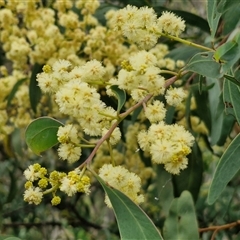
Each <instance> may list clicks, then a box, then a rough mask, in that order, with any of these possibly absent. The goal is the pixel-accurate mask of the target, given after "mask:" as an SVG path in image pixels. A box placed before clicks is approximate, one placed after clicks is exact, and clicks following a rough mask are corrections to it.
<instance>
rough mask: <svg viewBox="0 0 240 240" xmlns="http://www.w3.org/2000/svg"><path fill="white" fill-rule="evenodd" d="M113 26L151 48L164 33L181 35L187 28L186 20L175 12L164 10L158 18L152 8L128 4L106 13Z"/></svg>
mask: <svg viewBox="0 0 240 240" xmlns="http://www.w3.org/2000/svg"><path fill="white" fill-rule="evenodd" d="M106 17H107V20H108V24H109V26H110V27H111V28H113V29H115V30H119V31H121V32H122V33H123V35H124V36H125V37H126V38H127V39H128V40H129V41H130V42H134V43H136V44H137V45H138V46H139V47H140V48H142V49H150V48H152V47H153V46H154V45H155V44H156V43H157V40H158V38H159V37H160V36H161V34H162V33H165V34H169V35H173V36H177V37H178V36H179V35H180V34H181V33H182V32H183V31H184V29H185V22H184V20H182V19H181V18H180V17H177V16H176V15H175V14H174V13H171V12H163V14H162V15H161V16H160V17H159V18H157V14H156V13H155V12H154V10H153V9H152V8H148V7H141V8H137V7H135V6H130V5H128V6H127V7H126V8H123V9H121V10H119V11H116V12H115V11H109V12H108V13H107V15H106Z"/></svg>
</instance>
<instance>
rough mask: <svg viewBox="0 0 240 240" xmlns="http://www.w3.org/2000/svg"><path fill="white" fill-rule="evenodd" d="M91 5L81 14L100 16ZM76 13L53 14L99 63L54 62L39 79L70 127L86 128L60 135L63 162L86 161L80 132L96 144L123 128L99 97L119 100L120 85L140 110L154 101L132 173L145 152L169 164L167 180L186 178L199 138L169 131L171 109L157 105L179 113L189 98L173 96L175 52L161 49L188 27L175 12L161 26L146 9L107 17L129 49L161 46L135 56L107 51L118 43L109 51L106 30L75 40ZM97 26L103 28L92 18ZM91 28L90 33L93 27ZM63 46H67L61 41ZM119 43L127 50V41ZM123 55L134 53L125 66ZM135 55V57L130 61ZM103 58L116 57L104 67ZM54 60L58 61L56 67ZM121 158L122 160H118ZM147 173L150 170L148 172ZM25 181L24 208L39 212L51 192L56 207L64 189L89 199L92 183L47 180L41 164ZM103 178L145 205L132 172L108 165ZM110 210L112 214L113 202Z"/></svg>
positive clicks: (76, 177) (77, 177)
mask: <svg viewBox="0 0 240 240" xmlns="http://www.w3.org/2000/svg"><path fill="white" fill-rule="evenodd" d="M87 2H88V1H76V5H77V6H78V8H81V7H83V9H82V14H83V15H84V17H86V16H90V15H89V14H92V13H93V12H94V11H95V8H93V9H91V8H90V6H88V4H87ZM94 2H97V1H94ZM71 7H72V1H64V2H61V1H56V3H55V4H54V8H55V9H57V11H58V15H59V23H60V25H61V26H63V27H64V28H66V32H65V34H66V36H68V39H74V37H73V36H74V35H76V34H77V35H78V36H80V37H79V39H78V40H79V41H78V40H76V42H74V43H76V45H74V44H73V46H77V45H78V47H79V44H80V45H81V44H82V38H83V37H84V38H85V40H86V44H84V46H85V47H84V49H83V52H84V53H85V54H89V55H91V56H92V57H94V58H96V59H97V60H90V61H85V60H83V61H82V62H79V61H76V58H74V57H73V60H74V61H73V63H75V64H76V63H78V64H76V65H79V66H75V67H74V66H73V65H72V63H71V62H70V61H69V60H58V61H55V62H54V63H53V64H50V63H52V61H51V60H50V61H49V60H48V63H49V64H47V65H45V66H44V67H43V72H42V73H40V74H38V75H37V81H38V84H39V87H40V88H41V90H42V91H43V92H45V93H50V94H51V95H52V97H53V99H54V100H55V102H56V103H57V105H58V107H59V111H60V112H61V113H62V114H64V115H68V116H70V118H71V120H70V121H72V120H73V121H74V122H77V123H78V124H77V125H79V126H77V127H76V126H75V125H73V124H66V125H65V126H61V127H60V128H59V130H58V133H57V136H58V141H59V143H60V145H59V148H58V155H59V157H60V158H61V159H63V160H68V162H69V163H73V162H75V161H77V160H79V158H80V156H81V153H82V145H81V136H80V134H79V132H81V131H83V132H84V133H85V134H87V135H89V136H92V137H101V136H104V135H105V134H106V133H107V132H108V130H109V129H110V128H111V126H112V125H113V124H114V123H116V121H117V120H119V114H118V112H117V111H116V110H114V109H113V108H112V107H109V106H107V105H106V104H105V103H104V102H103V101H102V100H101V95H100V93H99V91H98V90H99V88H98V86H99V85H100V86H105V87H106V88H107V94H108V95H109V96H111V95H113V93H112V91H111V88H110V87H109V86H111V85H117V86H118V87H119V88H120V89H123V90H125V91H127V92H128V93H129V94H130V95H131V97H132V99H133V102H139V101H141V100H142V99H144V97H146V96H147V95H152V97H153V98H152V99H151V100H150V101H149V102H148V103H144V104H143V107H144V116H145V118H147V119H148V120H149V122H150V123H151V124H152V125H151V126H150V127H149V129H148V130H142V131H141V132H140V133H139V134H137V132H138V131H136V129H138V127H139V126H138V127H136V128H134V131H132V133H131V134H129V136H128V143H127V144H130V145H131V143H132V142H134V144H132V146H131V147H129V149H128V150H129V152H128V159H129V161H131V164H132V163H133V164H132V165H131V164H130V165H131V168H134V166H133V165H134V164H135V165H136V161H134V157H130V155H131V156H133V154H132V153H133V151H136V149H137V148H138V144H139V145H140V147H141V148H142V150H144V151H145V152H147V153H150V155H151V156H152V161H153V162H154V163H157V164H164V167H165V169H166V170H167V171H168V172H170V173H172V174H179V173H180V171H181V170H183V169H185V168H186V167H187V163H188V160H187V155H188V154H189V153H190V152H191V149H190V148H191V147H192V145H193V141H194V138H193V136H192V135H191V134H190V133H189V132H188V131H186V130H185V129H184V128H183V127H181V126H179V125H176V124H175V125H166V124H165V123H164V121H163V120H164V118H165V115H166V108H165V105H164V103H163V102H162V101H160V100H157V98H156V99H154V98H155V97H158V96H159V95H164V94H165V96H164V97H165V100H166V103H167V104H168V105H172V106H174V107H178V106H179V105H180V104H181V102H182V101H183V99H184V98H185V97H186V94H185V92H184V90H183V89H182V88H173V87H171V88H169V89H167V90H166V88H165V84H166V82H165V79H164V77H163V76H161V75H160V74H161V67H164V68H167V69H170V70H173V69H174V68H175V62H174V61H173V60H171V59H165V60H164V59H163V57H164V55H165V54H166V53H167V52H168V49H167V48H166V47H164V46H163V45H161V44H158V45H156V43H157V40H158V38H159V37H160V36H161V34H170V35H173V36H178V35H179V34H180V33H181V32H182V31H183V30H184V28H185V24H184V21H183V20H182V19H181V18H179V17H176V16H175V15H174V14H173V13H169V12H164V13H163V14H162V16H161V17H159V18H157V16H156V14H155V12H154V10H153V9H151V8H147V7H144V8H140V9H138V8H136V7H133V6H127V7H126V8H124V9H122V10H119V11H117V12H116V11H110V12H108V13H107V15H106V17H107V21H108V26H109V28H110V29H112V30H113V31H112V32H114V31H117V32H116V33H115V36H120V35H119V32H120V33H123V35H124V36H125V37H126V38H127V39H128V40H130V42H134V43H136V44H137V45H138V46H139V47H140V48H142V49H150V48H153V47H154V46H155V45H156V46H155V48H153V49H151V50H149V51H145V50H142V51H137V48H136V45H132V46H133V47H132V49H131V47H130V48H129V49H130V50H129V51H127V50H126V46H123V44H122V48H118V47H115V48H114V47H112V46H114V44H112V43H111V44H109V45H110V46H108V45H106V44H105V43H104V41H102V39H105V38H106V36H111V37H110V38H108V39H107V38H106V39H105V40H106V42H108V41H109V43H110V42H111V39H114V37H113V36H114V34H112V32H111V30H110V31H109V32H108V33H107V30H106V28H104V27H100V26H98V27H96V28H93V29H91V30H90V31H89V35H88V36H85V33H83V32H82V33H81V32H76V31H77V30H76V29H78V28H81V27H83V25H84V24H83V25H82V24H81V23H80V22H79V20H78V18H77V16H76V14H75V13H74V12H72V11H70V10H69V9H71ZM95 7H97V4H95ZM86 19H87V17H86V18H85V20H86ZM86 21H87V20H86ZM90 22H91V23H92V24H93V25H97V23H96V22H94V19H93V18H92V19H91V20H90ZM29 24H30V23H29ZM86 25H87V24H85V25H84V26H85V27H86ZM36 26H37V25H36ZM83 28H84V27H83ZM57 33H58V31H57V29H56V34H57ZM99 36H101V37H99ZM33 37H34V34H33V35H32V38H33ZM33 39H34V38H33ZM59 39H61V38H60V35H59ZM80 39H81V40H80ZM120 39H121V38H120ZM73 41H74V40H73ZM30 42H31V41H30ZM80 42H81V43H80ZM112 42H114V41H112ZM120 42H121V43H123V41H122V39H121V40H120ZM118 43H119V42H118ZM116 46H118V44H117V45H116ZM68 47H69V48H71V44H70V45H69V44H66V46H64V48H66V49H67V48H68ZM59 48H60V49H64V48H63V46H59ZM100 49H104V50H103V51H104V52H101V50H100ZM119 50H120V51H121V50H123V52H126V53H127V56H126V58H125V59H127V60H124V61H120V60H119V59H121V58H122V56H123V55H124V54H122V55H121V57H119V58H118V59H116V56H117V54H116V53H118V52H119ZM131 51H132V54H131V55H130V57H129V53H130V52H131ZM65 53H66V51H65ZM72 53H76V49H73V51H72ZM62 55H64V54H62ZM65 55H66V54H65ZM104 55H105V56H106V55H107V56H110V57H109V58H105V59H104V60H103V56H104ZM31 56H32V55H31ZM59 56H61V54H60V55H58V57H59ZM114 56H115V57H114ZM48 58H49V56H48ZM54 58H56V56H54V57H53V58H52V59H54ZM60 59H62V58H60ZM102 60H103V61H102ZM100 61H101V62H100ZM119 61H120V62H121V67H122V68H121V70H120V71H119V73H118V75H117V76H115V77H112V76H113V73H114V72H115V70H116V69H115V67H114V65H113V64H119V63H120V62H119ZM182 64H183V63H182V62H178V63H177V62H176V66H177V67H182ZM109 79H110V80H109ZM137 135H138V137H137ZM134 136H135V137H137V138H135V141H133V139H134ZM120 139H121V132H120V129H119V128H118V127H116V128H115V129H114V131H113V132H112V134H111V136H110V138H109V142H110V144H112V145H114V144H116V143H118V142H119V140H120ZM136 139H137V140H136ZM120 158H122V156H119V159H120ZM139 158H140V156H139ZM121 161H122V159H121ZM140 162H141V161H140ZM126 166H127V164H126ZM141 168H144V164H143V166H141ZM145 174H146V175H147V177H145V178H146V179H147V178H148V177H150V176H151V175H152V171H146V173H145ZM24 175H25V177H26V179H27V182H26V184H25V187H26V191H25V193H24V200H25V201H27V202H29V203H35V204H39V203H40V202H41V200H42V197H43V195H44V194H46V193H49V192H52V193H53V199H52V204H53V205H57V204H59V203H60V201H61V199H60V197H59V196H56V195H55V193H56V190H57V189H59V190H60V191H62V192H65V193H66V194H67V195H68V196H72V195H74V194H75V193H76V192H85V193H88V192H89V186H90V180H89V178H88V177H86V176H82V175H83V173H82V172H80V171H79V170H74V171H71V172H69V173H68V174H66V173H60V172H57V171H53V172H52V173H50V174H49V177H47V171H46V169H45V168H42V167H41V166H40V165H38V164H34V165H31V166H30V167H29V168H28V169H27V170H26V171H25V172H24ZM99 176H100V177H101V178H103V180H104V181H106V182H107V183H108V184H109V185H111V186H112V187H115V188H117V189H118V190H120V191H122V192H124V193H125V194H126V195H128V196H129V197H130V198H131V199H132V200H133V201H134V202H135V203H137V204H139V203H141V202H143V201H144V197H143V195H142V194H140V187H141V179H140V177H138V176H137V175H136V174H134V173H131V172H129V171H128V170H127V169H126V168H124V167H122V166H117V167H114V166H112V165H111V164H104V165H103V166H102V167H101V168H100V170H99ZM34 184H35V185H34ZM36 184H37V186H36ZM48 185H49V186H50V185H51V188H50V189H47V190H46V188H47V186H48ZM105 202H106V204H107V205H108V206H109V207H111V203H110V201H109V199H108V197H107V196H106V199H105Z"/></svg>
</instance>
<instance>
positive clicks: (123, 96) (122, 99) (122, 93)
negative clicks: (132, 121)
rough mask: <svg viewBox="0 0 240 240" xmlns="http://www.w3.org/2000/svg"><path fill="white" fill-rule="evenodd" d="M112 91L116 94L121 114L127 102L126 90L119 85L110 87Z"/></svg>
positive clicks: (118, 109) (118, 110)
mask: <svg viewBox="0 0 240 240" xmlns="http://www.w3.org/2000/svg"><path fill="white" fill-rule="evenodd" d="M110 89H111V90H112V91H113V92H114V94H115V95H116V97H117V99H118V107H117V112H118V113H120V111H121V109H122V107H123V106H124V104H125V102H126V93H125V91H124V90H122V89H120V88H119V87H118V85H113V86H111V87H110Z"/></svg>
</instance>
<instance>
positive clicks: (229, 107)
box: [223, 79, 235, 116]
mask: <svg viewBox="0 0 240 240" xmlns="http://www.w3.org/2000/svg"><path fill="white" fill-rule="evenodd" d="M223 102H224V105H225V112H226V114H231V115H233V116H235V113H234V110H233V104H232V99H231V96H230V88H229V81H227V80H226V79H224V82H223Z"/></svg>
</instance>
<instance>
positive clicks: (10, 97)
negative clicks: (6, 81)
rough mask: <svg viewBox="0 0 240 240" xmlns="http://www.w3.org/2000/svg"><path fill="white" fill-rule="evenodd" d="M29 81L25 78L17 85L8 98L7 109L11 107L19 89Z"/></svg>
mask: <svg viewBox="0 0 240 240" xmlns="http://www.w3.org/2000/svg"><path fill="white" fill-rule="evenodd" d="M26 80H27V78H23V79H21V80H19V81H18V82H16V83H15V85H14V86H13V88H12V90H11V92H10V94H9V95H8V97H7V107H9V106H10V105H11V101H12V100H13V98H14V96H15V94H16V92H17V90H18V88H19V87H20V86H21V85H22V84H23V83H24V82H25V81H26Z"/></svg>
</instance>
